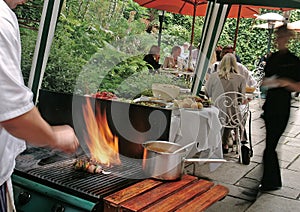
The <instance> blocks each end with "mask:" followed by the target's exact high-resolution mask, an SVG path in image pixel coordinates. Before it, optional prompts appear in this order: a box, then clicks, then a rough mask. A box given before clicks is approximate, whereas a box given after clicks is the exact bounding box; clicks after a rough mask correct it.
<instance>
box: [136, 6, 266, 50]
mask: <svg viewBox="0 0 300 212" xmlns="http://www.w3.org/2000/svg"><path fill="white" fill-rule="evenodd" d="M134 1H135V2H137V3H138V4H139V5H140V6H142V7H147V8H155V9H158V10H164V11H167V12H171V13H177V14H182V15H190V16H193V22H192V34H191V41H190V44H191V45H192V44H193V40H194V25H195V17H196V16H205V14H206V7H207V0H134ZM260 8H261V7H259V6H248V5H243V6H239V5H232V6H231V9H230V12H229V14H228V16H227V17H228V18H237V17H241V18H255V16H254V14H258V13H259V9H260Z"/></svg>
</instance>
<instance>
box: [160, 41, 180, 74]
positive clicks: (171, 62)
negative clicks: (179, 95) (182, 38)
mask: <svg viewBox="0 0 300 212" xmlns="http://www.w3.org/2000/svg"><path fill="white" fill-rule="evenodd" d="M180 53H181V48H180V46H174V47H173V48H172V51H171V55H170V56H168V57H166V58H165V60H164V63H163V68H175V69H179V70H182V69H183V65H184V61H183V59H182V58H181V57H180Z"/></svg>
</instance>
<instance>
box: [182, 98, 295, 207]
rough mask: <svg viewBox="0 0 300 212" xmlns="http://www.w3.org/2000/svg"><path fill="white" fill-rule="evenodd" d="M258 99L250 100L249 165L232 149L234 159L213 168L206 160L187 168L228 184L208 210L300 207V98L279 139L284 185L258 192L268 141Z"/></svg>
mask: <svg viewBox="0 0 300 212" xmlns="http://www.w3.org/2000/svg"><path fill="white" fill-rule="evenodd" d="M259 103H263V100H261V102H259V100H258V99H256V100H253V101H251V102H250V109H251V112H252V124H251V127H252V133H251V134H252V144H253V151H254V155H253V157H252V158H251V163H250V164H249V165H243V164H240V163H238V162H237V155H236V154H235V153H234V152H232V153H230V154H228V155H226V156H225V159H227V160H235V161H234V162H230V163H224V164H222V165H221V166H220V167H218V168H217V169H216V170H215V171H213V172H211V171H210V169H209V166H208V165H207V164H196V165H195V173H193V168H192V166H189V167H187V168H186V172H187V173H190V174H194V175H196V176H198V177H200V178H205V179H209V180H212V181H214V182H215V183H216V184H221V185H224V186H226V187H228V188H229V194H228V195H227V196H226V197H225V198H224V199H223V200H221V201H219V202H217V203H215V204H214V205H213V206H211V207H210V208H209V209H207V210H206V211H208V212H215V211H216V212H218V211H222V212H227V211H239V212H240V211H247V212H253V211H255V212H260V211H263V212H267V211H272V212H277V211H278V212H289V211H291V212H292V211H293V212H294V211H300V109H299V107H300V101H297V100H293V102H292V107H291V116H290V120H289V124H288V126H287V128H286V130H285V132H284V134H283V136H282V137H281V139H280V142H279V144H278V147H277V152H278V156H279V160H280V167H281V175H282V181H283V187H282V189H280V190H277V191H272V192H268V193H262V194H261V193H259V194H258V195H257V196H255V195H253V194H255V190H254V188H256V187H257V186H258V185H259V181H260V178H261V176H262V155H263V150H264V145H265V126H264V121H263V119H262V118H260V114H261V113H262V109H261V106H260V104H259Z"/></svg>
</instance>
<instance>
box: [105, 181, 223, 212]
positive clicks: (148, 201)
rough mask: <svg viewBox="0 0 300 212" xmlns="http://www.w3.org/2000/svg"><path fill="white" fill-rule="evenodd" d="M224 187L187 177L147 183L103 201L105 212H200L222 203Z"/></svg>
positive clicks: (143, 182) (141, 183) (134, 186)
mask: <svg viewBox="0 0 300 212" xmlns="http://www.w3.org/2000/svg"><path fill="white" fill-rule="evenodd" d="M228 192H229V190H228V188H226V187H224V186H222V185H214V183H213V182H211V181H207V180H202V179H198V178H197V177H195V176H191V175H184V176H183V177H182V179H181V180H178V181H169V182H166V181H160V180H155V179H146V180H143V181H141V182H138V183H136V184H134V185H132V186H130V187H128V188H125V189H123V190H121V191H118V192H116V193H113V194H111V195H109V196H107V197H105V198H104V211H105V212H117V211H120V212H121V211H122V212H133V211H145V212H146V211H148V212H156V211H159V212H166V211H178V212H179V211H182V212H186V211H188V212H199V211H203V210H205V209H207V208H208V207H209V206H211V205H212V204H214V203H215V202H217V201H219V200H221V199H223V198H224V197H225V196H226V195H227V194H228Z"/></svg>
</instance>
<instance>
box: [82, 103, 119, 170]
mask: <svg viewBox="0 0 300 212" xmlns="http://www.w3.org/2000/svg"><path fill="white" fill-rule="evenodd" d="M83 107H84V108H83V115H84V120H85V124H86V128H87V133H86V134H85V136H84V139H85V141H86V143H87V146H88V148H89V150H90V153H91V159H92V160H95V161H97V162H98V163H100V164H102V165H105V166H107V167H110V166H113V165H119V164H121V161H120V158H119V145H118V141H119V139H118V137H117V136H116V135H113V133H112V132H111V130H110V128H109V125H108V122H107V117H106V112H105V110H104V112H102V113H101V111H100V109H99V107H97V109H96V110H97V113H96V116H95V115H94V112H93V109H92V106H91V102H90V101H89V100H88V99H87V104H86V106H83Z"/></svg>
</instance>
